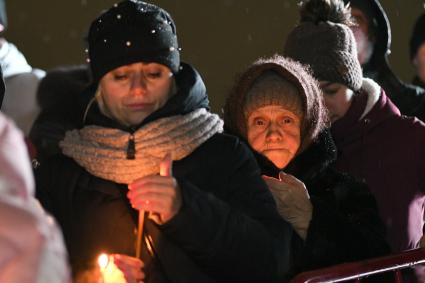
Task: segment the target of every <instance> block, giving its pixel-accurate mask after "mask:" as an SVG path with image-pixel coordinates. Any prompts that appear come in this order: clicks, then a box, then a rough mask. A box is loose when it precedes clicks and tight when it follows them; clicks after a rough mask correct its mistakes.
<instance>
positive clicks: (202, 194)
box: [36, 0, 291, 282]
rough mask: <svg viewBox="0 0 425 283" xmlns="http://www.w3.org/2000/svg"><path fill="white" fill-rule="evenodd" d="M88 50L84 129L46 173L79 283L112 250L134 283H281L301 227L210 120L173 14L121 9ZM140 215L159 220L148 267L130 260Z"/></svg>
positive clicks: (44, 191) (43, 178) (237, 145)
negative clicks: (294, 227) (286, 216)
mask: <svg viewBox="0 0 425 283" xmlns="http://www.w3.org/2000/svg"><path fill="white" fill-rule="evenodd" d="M87 51H88V59H89V63H90V68H91V71H92V76H93V83H92V84H91V86H90V87H89V88H88V89H87V90H86V91H85V92H84V93H83V94H82V95H81V94H80V96H81V98H82V99H81V100H83V101H84V100H85V99H86V103H83V106H82V107H81V120H82V124H81V126H80V128H79V129H76V130H71V131H68V132H67V133H66V135H65V138H64V140H63V141H62V142H61V143H60V146H61V149H62V153H61V154H59V155H58V156H54V157H52V158H50V159H49V160H47V161H44V162H42V163H41V165H40V166H39V167H38V168H37V170H36V177H37V178H36V179H37V195H38V197H39V199H40V200H41V202H42V204H43V205H44V206H45V207H46V208H47V209H48V210H49V211H51V212H52V213H53V215H55V216H56V218H57V219H58V221H59V223H60V224H61V226H62V228H63V232H64V235H65V240H66V243H67V247H68V249H69V254H70V262H71V264H72V267H73V272H74V276H76V277H77V280H78V278H79V274H84V271H86V270H90V268H91V267H92V265H93V264H95V263H96V257H97V256H98V255H99V253H101V252H106V253H109V254H121V256H116V257H115V258H114V261H115V263H116V264H117V265H118V266H119V267H120V268H122V269H123V271H125V275H126V276H127V280H128V281H129V282H135V281H136V280H138V281H141V280H143V281H144V282H248V281H249V282H274V281H275V280H276V279H277V278H279V277H280V276H281V274H282V273H284V272H285V270H286V268H287V267H288V261H289V255H288V254H289V248H288V246H289V239H290V234H291V232H290V231H291V229H290V226H289V224H288V223H287V222H285V221H284V220H282V219H281V217H280V216H279V215H278V213H277V211H276V206H275V203H274V201H273V197H272V195H271V194H270V192H269V191H268V190H267V187H266V184H265V183H264V181H263V180H262V179H261V176H260V174H259V170H258V167H257V165H256V162H255V160H254V158H253V156H252V154H251V153H250V151H249V150H248V148H246V147H245V146H244V145H243V144H242V143H241V142H240V141H239V140H238V139H236V138H235V137H232V136H228V135H225V134H222V133H221V132H222V125H223V122H222V120H221V119H220V118H219V117H218V116H217V115H215V114H212V113H210V112H209V111H208V97H207V95H206V90H205V86H204V84H203V82H202V79H201V77H200V75H199V74H198V73H197V72H196V70H195V69H194V68H193V67H191V66H190V65H188V64H185V63H182V62H181V61H180V49H179V46H178V42H177V36H176V26H175V24H174V22H173V20H172V18H171V17H170V15H169V14H168V13H167V12H166V11H164V10H163V9H161V8H160V7H157V6H155V5H151V4H148V3H145V2H142V1H138V0H133V1H123V2H120V3H118V4H115V5H114V6H113V7H111V8H110V9H109V10H107V11H106V12H104V13H103V14H101V15H100V16H99V17H98V18H97V19H95V20H94V21H93V23H92V25H91V27H90V31H89V35H88V50H87ZM171 165H172V166H171ZM139 211H146V212H149V213H147V215H146V219H145V225H144V236H143V247H142V249H141V251H142V254H141V260H138V259H134V258H133V259H130V260H125V259H128V256H134V255H135V242H136V236H135V233H134V230H135V229H137V223H138V212H139ZM123 255H127V256H123ZM131 263H135V268H130V267H131V266H134V265H132V264H131ZM142 266H144V268H143V271H141V270H137V268H140V267H142ZM248 271H249V272H248Z"/></svg>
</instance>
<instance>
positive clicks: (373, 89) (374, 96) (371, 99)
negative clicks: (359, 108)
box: [359, 78, 381, 120]
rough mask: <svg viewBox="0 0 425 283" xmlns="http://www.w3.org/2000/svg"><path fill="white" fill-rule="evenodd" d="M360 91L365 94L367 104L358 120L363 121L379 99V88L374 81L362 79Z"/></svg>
mask: <svg viewBox="0 0 425 283" xmlns="http://www.w3.org/2000/svg"><path fill="white" fill-rule="evenodd" d="M360 91H362V92H365V93H366V94H367V103H366V107H365V109H364V111H363V114H362V116H360V119H359V120H361V119H363V118H364V117H365V116H366V115H367V114H368V113H369V112H370V110H372V108H373V106H375V104H376V102H378V100H379V97H380V96H381V87H380V86H379V85H378V84H377V83H376V82H375V81H374V80H371V79H367V78H363V83H362V87H361V89H360Z"/></svg>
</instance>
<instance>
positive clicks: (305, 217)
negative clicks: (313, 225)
mask: <svg viewBox="0 0 425 283" xmlns="http://www.w3.org/2000/svg"><path fill="white" fill-rule="evenodd" d="M263 179H264V181H265V182H266V183H267V185H268V187H269V189H270V191H271V193H272V195H273V197H274V199H275V201H276V205H277V209H278V212H279V214H280V216H282V218H283V219H285V220H286V221H288V222H289V223H291V225H292V227H293V228H294V230H295V231H296V232H297V233H298V235H299V236H300V237H301V238H302V239H303V240H305V238H306V237H307V230H308V227H309V225H310V220H311V217H312V214H313V205H312V204H311V202H310V196H309V194H308V191H307V188H306V187H305V185H304V183H303V182H301V181H300V180H298V179H297V178H295V177H294V176H292V175H289V174H285V173H284V172H280V173H279V180H278V179H276V178H272V177H268V176H263Z"/></svg>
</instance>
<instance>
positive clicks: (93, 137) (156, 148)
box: [60, 108, 223, 184]
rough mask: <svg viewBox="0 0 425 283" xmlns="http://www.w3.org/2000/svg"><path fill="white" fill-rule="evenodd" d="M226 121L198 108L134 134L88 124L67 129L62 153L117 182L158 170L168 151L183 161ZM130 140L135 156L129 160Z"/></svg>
mask: <svg viewBox="0 0 425 283" xmlns="http://www.w3.org/2000/svg"><path fill="white" fill-rule="evenodd" d="M222 131H223V121H222V120H221V119H220V118H219V117H218V115H216V114H211V113H210V112H208V111H207V110H205V109H203V108H202V109H198V110H195V111H193V112H191V113H188V114H186V115H177V116H172V117H167V118H162V119H158V120H156V121H153V122H151V123H148V124H146V125H145V126H143V127H142V128H140V129H139V130H137V131H136V132H134V133H133V134H130V133H128V132H125V131H121V130H118V129H111V128H104V127H99V126H86V127H84V128H82V129H80V130H72V131H68V132H67V133H66V135H65V139H64V140H63V141H61V142H60V146H61V148H62V152H63V154H65V155H67V156H69V157H71V158H73V159H74V160H75V161H76V162H77V163H78V164H79V165H81V166H82V167H84V168H85V169H86V170H87V171H88V172H89V173H91V174H93V175H95V176H97V177H100V178H103V179H106V180H110V181H114V182H116V183H122V184H130V183H132V182H133V181H135V180H137V179H139V178H141V177H145V176H148V175H152V174H157V173H159V163H160V161H161V160H162V159H163V158H164V156H165V155H166V154H168V153H170V154H171V157H172V159H173V160H180V159H183V158H185V157H186V156H188V155H189V154H190V153H192V152H193V151H194V150H195V149H196V148H197V147H198V146H200V145H201V144H202V143H204V142H205V141H206V140H208V139H209V138H210V137H211V136H213V135H214V134H216V133H221V132H222ZM130 139H133V140H134V144H135V150H136V152H135V159H127V148H128V145H129V141H130Z"/></svg>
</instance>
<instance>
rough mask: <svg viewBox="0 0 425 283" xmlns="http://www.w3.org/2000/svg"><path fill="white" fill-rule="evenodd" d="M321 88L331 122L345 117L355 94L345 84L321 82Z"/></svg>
mask: <svg viewBox="0 0 425 283" xmlns="http://www.w3.org/2000/svg"><path fill="white" fill-rule="evenodd" d="M320 88H321V89H322V91H323V98H324V101H325V105H326V108H327V109H328V113H329V119H330V120H331V122H332V123H333V122H335V121H336V120H338V119H341V118H342V117H344V115H345V114H346V113H347V111H348V109H349V108H350V106H351V102H352V98H353V94H354V92H353V91H352V90H351V89H349V88H348V87H346V86H345V85H343V84H340V83H331V82H327V81H321V82H320Z"/></svg>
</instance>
